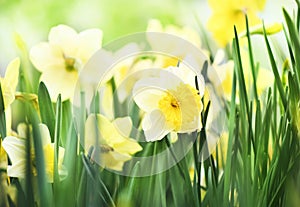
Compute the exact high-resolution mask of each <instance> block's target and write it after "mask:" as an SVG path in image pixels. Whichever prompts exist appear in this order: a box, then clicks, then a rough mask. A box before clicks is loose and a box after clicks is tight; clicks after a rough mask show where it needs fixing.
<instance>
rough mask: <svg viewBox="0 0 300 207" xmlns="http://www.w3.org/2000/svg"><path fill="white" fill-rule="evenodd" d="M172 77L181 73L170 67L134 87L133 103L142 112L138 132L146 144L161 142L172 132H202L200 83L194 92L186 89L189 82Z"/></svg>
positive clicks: (192, 88) (190, 86)
mask: <svg viewBox="0 0 300 207" xmlns="http://www.w3.org/2000/svg"><path fill="white" fill-rule="evenodd" d="M164 71H167V72H164ZM174 73H175V74H176V73H179V74H181V73H183V71H182V70H181V69H180V68H178V67H170V68H168V69H166V70H163V71H162V72H161V73H160V74H159V76H158V77H150V78H143V79H141V80H139V81H137V83H136V84H135V86H134V89H133V97H134V101H135V102H136V104H137V105H138V106H139V108H141V109H142V110H143V111H145V112H146V114H145V116H144V118H143V120H142V128H143V130H144V133H145V136H146V140H147V141H157V140H161V139H163V138H164V137H165V136H166V135H167V134H168V133H170V132H172V131H175V132H177V133H189V132H193V131H196V130H199V129H201V128H202V125H201V115H200V113H201V111H202V109H203V105H202V102H201V97H202V96H203V94H204V81H203V80H199V86H200V88H199V91H198V90H196V88H195V87H194V86H192V85H190V84H191V83H193V82H191V81H190V80H189V81H186V82H184V80H183V79H181V78H179V77H180V76H177V75H175V74H174ZM171 74H174V75H171ZM181 77H183V76H181ZM193 77H195V76H193ZM166 80H167V81H166ZM186 80H188V78H186Z"/></svg>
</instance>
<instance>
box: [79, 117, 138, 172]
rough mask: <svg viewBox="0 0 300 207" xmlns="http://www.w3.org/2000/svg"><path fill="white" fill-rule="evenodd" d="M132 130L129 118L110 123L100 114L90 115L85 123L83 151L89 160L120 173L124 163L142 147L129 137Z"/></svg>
mask: <svg viewBox="0 0 300 207" xmlns="http://www.w3.org/2000/svg"><path fill="white" fill-rule="evenodd" d="M131 129H132V122H131V119H130V117H122V118H117V119H115V120H114V121H113V122H110V121H109V120H108V119H107V118H106V117H105V116H103V115H101V114H91V115H89V117H88V118H87V120H86V123H85V149H86V150H87V151H90V150H91V149H92V152H91V159H92V160H93V161H95V162H96V163H98V164H99V165H100V166H102V167H103V168H108V169H112V170H116V171H122V169H123V165H124V163H125V162H126V161H128V160H130V159H131V158H132V155H134V154H135V153H136V152H138V151H141V150H142V147H141V146H140V145H139V144H138V143H137V141H136V140H134V139H132V138H130V137H129V134H130V132H131Z"/></svg>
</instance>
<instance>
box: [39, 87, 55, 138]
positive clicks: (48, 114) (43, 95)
mask: <svg viewBox="0 0 300 207" xmlns="http://www.w3.org/2000/svg"><path fill="white" fill-rule="evenodd" d="M38 101H39V109H40V113H41V119H42V123H44V124H46V125H47V126H48V129H49V132H50V136H51V142H54V130H55V113H54V109H53V105H52V102H51V98H50V95H49V92H48V90H47V88H46V85H45V84H44V83H43V82H41V83H40V85H39V89H38Z"/></svg>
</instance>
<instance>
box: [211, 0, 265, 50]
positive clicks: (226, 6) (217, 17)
mask: <svg viewBox="0 0 300 207" xmlns="http://www.w3.org/2000/svg"><path fill="white" fill-rule="evenodd" d="M208 4H209V6H210V8H211V10H212V15H211V17H210V18H209V20H208V23H207V25H208V29H209V30H210V31H211V32H212V34H213V37H214V38H215V40H216V41H217V43H218V44H219V45H220V46H222V47H224V46H226V44H227V43H229V42H230V41H231V40H232V38H233V37H234V31H233V26H234V25H235V26H236V28H237V31H238V33H240V32H243V31H244V30H245V29H246V22H245V15H247V16H248V19H249V25H250V26H253V25H257V24H261V21H260V19H259V17H258V16H257V13H258V12H259V11H262V10H263V9H264V6H265V4H266V0H261V1H260V0H223V1H219V0H208Z"/></svg>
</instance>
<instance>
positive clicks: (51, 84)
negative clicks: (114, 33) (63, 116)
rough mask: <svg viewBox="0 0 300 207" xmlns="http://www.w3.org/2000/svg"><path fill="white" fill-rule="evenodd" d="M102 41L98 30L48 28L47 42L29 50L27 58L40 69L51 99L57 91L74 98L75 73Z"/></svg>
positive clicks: (55, 95)
mask: <svg viewBox="0 0 300 207" xmlns="http://www.w3.org/2000/svg"><path fill="white" fill-rule="evenodd" d="M101 44H102V31H101V30H99V29H88V30H85V31H82V32H80V33H77V32H76V31H75V30H74V29H72V28H71V27H68V26H66V25H58V26H56V27H53V28H52V29H51V30H50V33H49V36H48V42H42V43H39V44H37V45H36V46H34V47H33V48H32V49H31V50H30V60H31V62H32V63H33V65H34V66H35V67H36V68H37V69H38V70H39V71H40V72H42V74H41V77H40V81H43V82H44V83H45V84H46V85H47V86H48V90H49V93H50V96H51V99H52V100H53V101H55V100H56V98H57V96H58V94H59V93H60V94H61V95H62V99H69V98H72V97H73V95H74V89H75V85H76V82H77V79H78V73H79V72H80V70H81V69H82V68H83V65H84V64H85V63H86V62H87V61H88V59H89V58H90V57H91V56H92V55H93V54H94V53H95V52H96V51H97V50H98V49H100V48H101Z"/></svg>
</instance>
